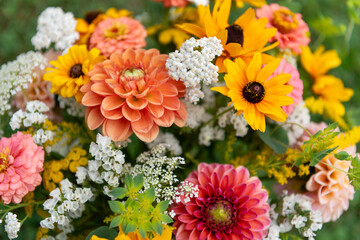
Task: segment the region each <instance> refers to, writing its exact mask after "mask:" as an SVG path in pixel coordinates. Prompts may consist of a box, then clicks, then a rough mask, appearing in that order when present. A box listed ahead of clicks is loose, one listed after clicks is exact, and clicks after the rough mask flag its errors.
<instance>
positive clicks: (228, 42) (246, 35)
mask: <svg viewBox="0 0 360 240" xmlns="http://www.w3.org/2000/svg"><path fill="white" fill-rule="evenodd" d="M230 9H231V0H224V1H216V2H215V6H214V9H213V12H212V14H211V13H210V8H209V6H206V7H204V6H202V5H200V6H199V8H198V11H199V18H200V24H201V26H197V25H194V24H189V23H184V24H182V25H177V27H179V28H180V29H182V30H184V31H185V32H187V33H189V34H192V35H195V36H197V37H198V38H203V37H217V38H219V39H220V40H221V43H222V45H223V49H224V50H223V54H222V55H221V56H220V57H219V58H218V59H217V61H216V65H217V66H218V67H219V72H225V70H226V69H225V66H224V60H225V59H231V58H236V57H241V58H242V59H243V60H244V61H245V62H246V63H249V62H250V61H251V59H252V56H253V55H254V53H255V52H265V51H267V50H269V49H272V48H274V47H275V46H277V45H278V43H277V42H276V43H274V44H272V45H270V46H267V47H265V45H266V44H267V43H268V42H269V40H270V39H271V38H272V37H274V36H275V34H276V28H266V24H267V22H268V19H267V18H260V19H256V17H255V11H254V9H252V8H249V9H248V10H247V11H246V12H245V13H244V14H243V15H241V16H240V17H239V18H238V19H236V20H235V22H234V23H233V24H232V25H229V24H228V18H229V15H230ZM263 58H264V63H268V62H269V61H270V60H273V58H272V57H271V56H269V55H266V54H263Z"/></svg>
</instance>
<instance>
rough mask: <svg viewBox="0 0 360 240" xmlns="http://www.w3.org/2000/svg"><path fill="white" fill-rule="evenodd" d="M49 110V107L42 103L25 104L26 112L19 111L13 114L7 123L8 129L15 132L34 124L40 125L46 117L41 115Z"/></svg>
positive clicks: (31, 102) (36, 101)
mask: <svg viewBox="0 0 360 240" xmlns="http://www.w3.org/2000/svg"><path fill="white" fill-rule="evenodd" d="M49 110H50V109H49V107H48V106H47V105H46V104H45V103H44V102H41V101H38V100H35V101H30V102H28V103H27V104H26V112H24V111H22V110H21V109H20V110H18V111H17V112H15V113H14V114H13V116H12V117H11V119H10V123H9V124H10V127H11V129H12V130H15V129H19V128H21V127H30V126H32V125H34V124H42V123H44V122H45V120H46V119H47V116H46V115H45V114H43V113H44V112H48V111H49Z"/></svg>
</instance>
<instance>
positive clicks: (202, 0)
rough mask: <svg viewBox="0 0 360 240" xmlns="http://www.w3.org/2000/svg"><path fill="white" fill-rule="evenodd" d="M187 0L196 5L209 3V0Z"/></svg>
mask: <svg viewBox="0 0 360 240" xmlns="http://www.w3.org/2000/svg"><path fill="white" fill-rule="evenodd" d="M189 2H192V3H194V4H195V5H196V6H199V5H203V6H207V5H209V0H189Z"/></svg>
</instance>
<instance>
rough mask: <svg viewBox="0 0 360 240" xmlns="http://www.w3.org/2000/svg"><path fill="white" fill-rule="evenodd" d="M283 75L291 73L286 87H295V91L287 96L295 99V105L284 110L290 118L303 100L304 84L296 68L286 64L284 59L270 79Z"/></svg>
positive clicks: (285, 107)
mask: <svg viewBox="0 0 360 240" xmlns="http://www.w3.org/2000/svg"><path fill="white" fill-rule="evenodd" d="M281 73H290V74H291V78H290V80H289V81H288V82H287V83H286V85H290V86H293V90H292V91H291V93H289V94H288V95H287V96H289V97H292V98H293V99H294V103H293V104H291V105H288V106H283V107H282V109H283V110H284V111H285V113H286V114H287V115H288V116H289V115H290V114H291V113H292V112H293V110H294V108H295V105H296V104H298V103H300V102H301V100H302V99H303V97H302V96H303V89H304V84H303V81H302V80H301V79H300V74H299V72H298V70H297V69H296V67H294V66H293V65H291V64H290V63H288V62H286V61H285V60H284V59H281V62H280V64H279V66H278V68H277V69H276V70H275V72H274V73H273V74H272V75H271V76H270V78H272V77H274V76H276V75H279V74H281Z"/></svg>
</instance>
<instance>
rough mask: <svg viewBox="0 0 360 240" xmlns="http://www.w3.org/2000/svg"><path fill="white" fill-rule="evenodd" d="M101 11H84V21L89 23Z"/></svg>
mask: <svg viewBox="0 0 360 240" xmlns="http://www.w3.org/2000/svg"><path fill="white" fill-rule="evenodd" d="M101 13H102V11H100V10H94V11H90V12H87V13H85V21H86V22H87V23H88V24H90V23H92V21H94V20H95V18H96V17H97V16H99V14H101Z"/></svg>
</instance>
